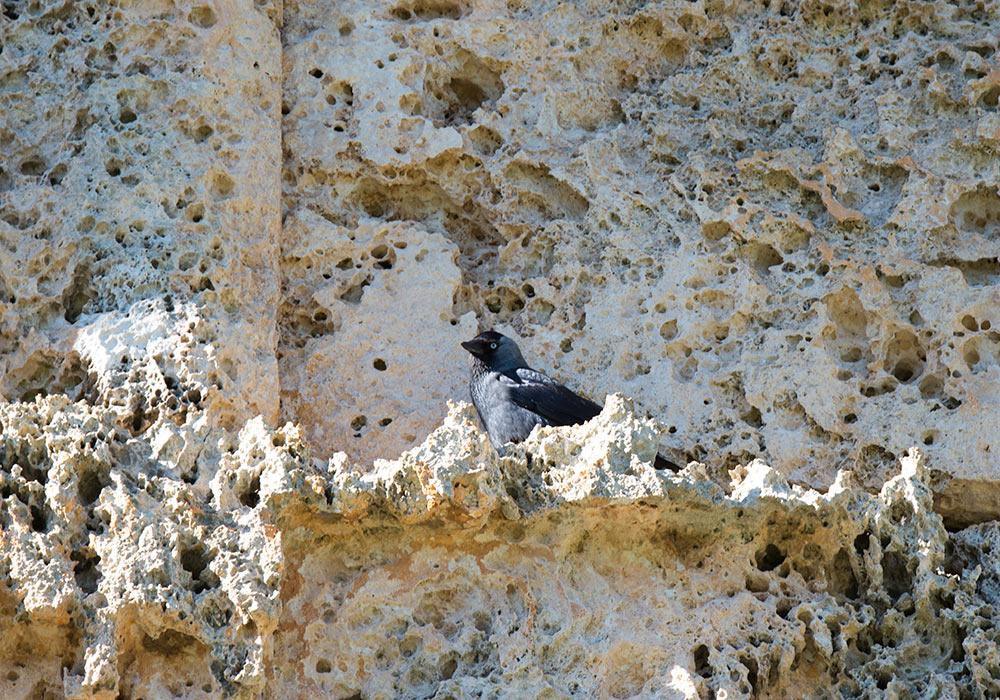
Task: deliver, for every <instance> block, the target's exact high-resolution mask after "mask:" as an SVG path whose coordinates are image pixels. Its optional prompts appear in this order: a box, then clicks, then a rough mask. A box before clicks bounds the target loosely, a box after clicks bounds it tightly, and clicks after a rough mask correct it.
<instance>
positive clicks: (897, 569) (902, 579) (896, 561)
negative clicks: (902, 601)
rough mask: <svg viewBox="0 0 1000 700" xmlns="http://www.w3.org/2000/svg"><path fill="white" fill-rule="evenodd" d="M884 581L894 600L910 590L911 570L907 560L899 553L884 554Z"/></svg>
mask: <svg viewBox="0 0 1000 700" xmlns="http://www.w3.org/2000/svg"><path fill="white" fill-rule="evenodd" d="M882 581H883V584H884V585H885V589H886V592H887V593H889V595H890V596H891V597H892V599H893V600H897V599H898V598H899V597H900V596H901V595H903V594H904V593H906V592H908V591H909V590H910V587H911V585H910V572H909V569H908V567H907V564H906V560H905V559H904V558H903V557H902V556H900V555H899V554H898V553H896V552H886V553H885V554H883V555H882Z"/></svg>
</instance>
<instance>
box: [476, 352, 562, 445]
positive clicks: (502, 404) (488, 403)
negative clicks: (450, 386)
mask: <svg viewBox="0 0 1000 700" xmlns="http://www.w3.org/2000/svg"><path fill="white" fill-rule="evenodd" d="M477 365H478V366H477ZM469 393H470V394H471V395H472V403H473V405H474V406H475V407H476V412H477V413H478V414H479V420H481V421H482V422H483V426H484V427H485V428H486V432H487V433H488V434H489V436H490V442H491V443H492V444H493V447H494V448H496V450H497V452H499V453H500V454H503V453H504V449H503V446H504V445H505V444H507V443H508V442H521V441H522V440H524V439H525V438H526V437H528V435H530V434H531V431H532V429H533V428H534V427H535V426H536V425H552V423H550V422H549V421H547V420H546V419H545V418H544V417H543V416H540V415H538V414H537V413H533V412H532V411H529V410H528V409H526V408H523V407H521V406H519V405H518V404H517V403H516V402H515V401H514V399H513V397H512V396H511V383H510V381H509V380H508V379H507V377H506V376H505V375H504V374H502V373H500V372H496V371H493V370H491V369H489V368H488V367H486V366H485V365H483V364H482V363H479V362H476V363H474V364H473V369H472V380H471V382H470V385H469Z"/></svg>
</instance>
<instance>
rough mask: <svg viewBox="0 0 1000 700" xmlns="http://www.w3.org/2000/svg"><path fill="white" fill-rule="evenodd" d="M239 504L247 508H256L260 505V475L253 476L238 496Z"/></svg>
mask: <svg viewBox="0 0 1000 700" xmlns="http://www.w3.org/2000/svg"><path fill="white" fill-rule="evenodd" d="M240 503H242V504H243V505H245V506H246V507H247V508H256V507H257V504H258V503H260V474H255V475H254V477H253V478H252V479H251V480H250V483H249V484H248V485H247V487H246V489H244V490H243V492H242V493H241V494H240Z"/></svg>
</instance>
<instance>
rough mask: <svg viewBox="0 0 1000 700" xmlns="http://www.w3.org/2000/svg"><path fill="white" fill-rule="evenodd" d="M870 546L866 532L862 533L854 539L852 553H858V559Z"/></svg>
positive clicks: (869, 538) (869, 536)
mask: <svg viewBox="0 0 1000 700" xmlns="http://www.w3.org/2000/svg"><path fill="white" fill-rule="evenodd" d="M870 544H871V535H869V534H868V533H867V532H862V533H861V534H860V535H858V536H857V537H855V538H854V551H855V552H857V553H858V556H859V557H860V556H861V555H862V554H864V553H865V552H867V551H868V547H869V545H870Z"/></svg>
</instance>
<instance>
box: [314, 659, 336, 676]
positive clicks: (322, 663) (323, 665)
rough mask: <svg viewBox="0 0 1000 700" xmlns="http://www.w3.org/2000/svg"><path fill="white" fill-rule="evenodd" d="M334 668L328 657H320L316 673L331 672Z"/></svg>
mask: <svg viewBox="0 0 1000 700" xmlns="http://www.w3.org/2000/svg"><path fill="white" fill-rule="evenodd" d="M332 670H333V667H332V666H331V665H330V662H329V661H327V660H326V659H318V660H317V661H316V673H329V672H330V671H332Z"/></svg>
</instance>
